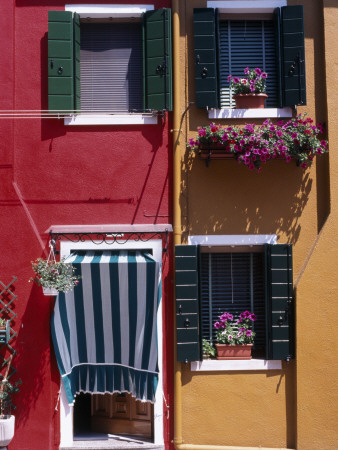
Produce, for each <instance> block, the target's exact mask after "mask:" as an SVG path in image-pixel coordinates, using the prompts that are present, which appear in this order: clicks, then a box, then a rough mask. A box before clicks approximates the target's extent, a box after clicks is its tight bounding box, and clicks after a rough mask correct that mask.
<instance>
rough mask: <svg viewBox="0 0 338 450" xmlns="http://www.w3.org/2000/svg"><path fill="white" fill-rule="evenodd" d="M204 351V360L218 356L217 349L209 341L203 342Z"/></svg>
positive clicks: (204, 340)
mask: <svg viewBox="0 0 338 450" xmlns="http://www.w3.org/2000/svg"><path fill="white" fill-rule="evenodd" d="M202 351H203V358H204V359H210V358H214V357H215V356H216V349H215V347H214V346H213V344H212V342H209V341H208V340H207V339H203V340H202Z"/></svg>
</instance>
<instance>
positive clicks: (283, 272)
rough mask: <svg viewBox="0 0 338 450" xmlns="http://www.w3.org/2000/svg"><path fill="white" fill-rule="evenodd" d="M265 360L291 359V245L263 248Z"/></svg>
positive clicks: (292, 338)
mask: <svg viewBox="0 0 338 450" xmlns="http://www.w3.org/2000/svg"><path fill="white" fill-rule="evenodd" d="M265 271H266V275H265V287H266V307H265V311H266V358H267V359H286V360H289V359H290V358H293V357H294V315H293V283H292V245H291V244H276V245H271V244H266V245H265Z"/></svg>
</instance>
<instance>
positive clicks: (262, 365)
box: [190, 359, 282, 372]
mask: <svg viewBox="0 0 338 450" xmlns="http://www.w3.org/2000/svg"><path fill="white" fill-rule="evenodd" d="M190 368H191V371H192V372H219V371H223V372H226V371H230V370H231V371H233V370H237V371H242V370H281V369H282V361H281V360H266V359H250V360H227V361H225V360H223V361H220V360H216V359H204V360H203V361H193V362H192V363H191V366H190Z"/></svg>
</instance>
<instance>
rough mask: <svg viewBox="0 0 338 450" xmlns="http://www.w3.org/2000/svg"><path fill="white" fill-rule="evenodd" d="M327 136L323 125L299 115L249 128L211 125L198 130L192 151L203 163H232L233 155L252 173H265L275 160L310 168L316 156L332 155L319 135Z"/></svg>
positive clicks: (247, 126)
mask: <svg viewBox="0 0 338 450" xmlns="http://www.w3.org/2000/svg"><path fill="white" fill-rule="evenodd" d="M323 132H324V129H323V126H322V124H318V125H314V124H313V120H312V119H310V118H309V117H306V114H304V115H298V116H297V117H294V118H292V119H290V120H288V121H286V122H284V121H283V120H279V121H278V122H277V123H276V124H274V123H272V122H271V120H270V119H267V120H265V121H264V122H263V124H262V125H254V124H247V125H245V126H244V127H243V128H239V127H234V126H229V127H224V126H222V125H216V124H215V123H211V124H210V125H208V126H206V127H198V135H197V137H196V138H195V139H189V142H188V144H187V147H188V149H190V150H193V151H196V152H197V153H198V154H199V155H200V156H201V158H203V159H207V160H210V159H228V158H229V157H230V156H229V155H231V157H232V158H236V159H237V161H238V162H239V163H243V164H244V165H246V166H247V167H248V168H249V169H250V170H253V169H257V170H258V171H260V170H261V166H262V164H265V163H267V162H268V161H270V160H273V159H285V161H286V162H287V163H288V162H290V161H291V160H295V161H296V163H297V165H298V166H300V167H302V168H304V169H305V168H307V167H308V166H309V165H310V164H311V163H312V161H313V159H314V157H315V156H316V155H322V154H324V153H327V152H328V143H327V141H325V140H321V139H320V138H319V135H320V134H321V133H323Z"/></svg>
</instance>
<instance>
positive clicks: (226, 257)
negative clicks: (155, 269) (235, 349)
mask: <svg viewBox="0 0 338 450" xmlns="http://www.w3.org/2000/svg"><path fill="white" fill-rule="evenodd" d="M232 247H234V246H232ZM254 247H255V250H258V252H252V250H250V252H249V251H247V249H240V248H239V247H236V246H235V247H234V248H228V249H227V251H225V250H224V249H220V248H217V247H213V246H210V245H208V246H204V245H178V246H176V249H175V251H176V254H175V265H176V326H177V358H178V361H198V360H201V340H202V338H204V337H209V336H210V335H212V334H213V331H212V329H211V326H210V325H211V324H212V323H213V321H214V320H216V318H217V315H218V314H219V312H223V311H224V310H226V309H229V308H232V312H234V313H235V315H236V314H238V312H239V313H240V312H242V308H243V309H251V308H252V306H253V307H254V308H255V313H256V314H257V315H258V316H261V320H260V322H258V323H257V330H255V331H256V332H257V335H256V338H255V341H256V349H257V356H261V354H262V352H263V355H264V356H265V359H267V360H269V359H287V360H289V359H290V358H292V357H293V355H294V350H293V342H294V330H293V324H294V320H293V293H292V246H291V245H290V244H264V246H263V247H262V246H260V247H256V246H254ZM231 265H232V268H231ZM229 312H230V310H229Z"/></svg>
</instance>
